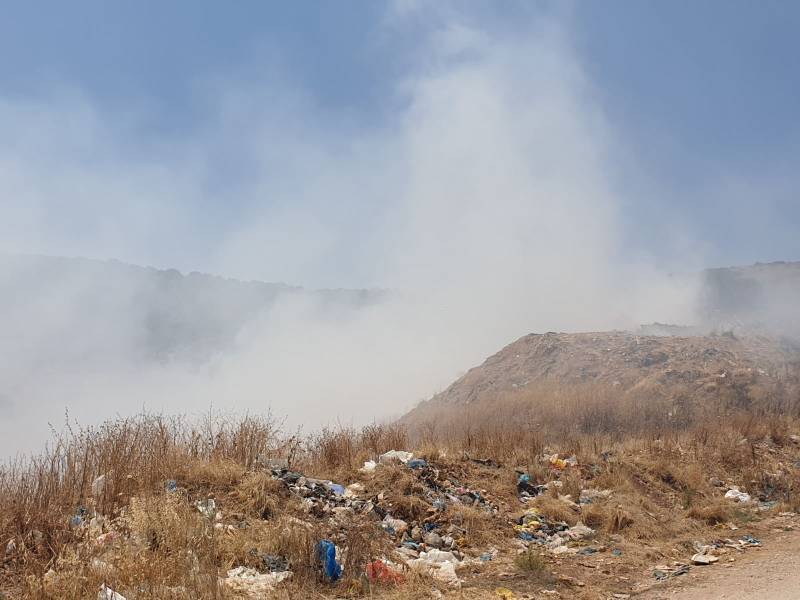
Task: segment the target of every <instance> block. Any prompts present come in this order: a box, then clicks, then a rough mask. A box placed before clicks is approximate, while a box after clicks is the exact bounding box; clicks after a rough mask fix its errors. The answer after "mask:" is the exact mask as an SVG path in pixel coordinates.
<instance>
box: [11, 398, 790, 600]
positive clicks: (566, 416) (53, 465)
mask: <svg viewBox="0 0 800 600" xmlns="http://www.w3.org/2000/svg"><path fill="white" fill-rule="evenodd" d="M595 392H596V393H595V394H594V395H593V396H592V399H591V401H589V402H588V404H585V405H584V404H581V402H579V400H580V401H583V400H586V396H585V395H583V394H584V393H585V390H583V391H581V392H580V393H579V392H578V391H576V390H568V389H564V390H560V391H559V392H558V394H555V396H554V397H553V398H550V399H549V400H547V401H546V402H544V404H542V405H541V406H539V408H538V409H537V410H536V411H532V410H530V409H529V408H524V409H523V408H521V407H520V405H519V402H520V400H519V398H516V399H514V400H513V401H512V400H511V399H506V400H504V401H503V402H501V403H500V404H499V405H498V406H495V407H492V408H491V410H489V409H486V408H484V409H480V408H475V409H470V411H468V412H469V414H468V415H466V416H464V415H460V416H454V417H452V418H451V419H450V420H448V419H441V420H440V421H438V422H437V423H436V424H435V425H432V426H428V427H424V428H421V429H420V430H417V431H413V432H411V433H412V435H407V433H406V431H405V430H404V429H403V428H402V427H399V426H396V425H371V426H368V427H365V428H363V429H360V430H355V429H349V428H340V429H335V430H333V429H332V430H324V431H322V432H320V433H319V434H316V435H314V436H311V437H308V438H299V437H298V436H286V435H283V434H282V433H281V431H280V428H279V427H278V425H277V424H276V423H275V422H274V421H273V420H271V419H269V418H264V419H258V418H256V417H252V416H247V417H245V418H243V419H238V420H236V419H224V418H220V417H219V416H215V417H214V418H209V419H206V420H204V421H203V422H201V423H199V424H197V425H193V424H191V423H188V422H186V421H184V420H181V419H168V418H164V417H159V416H152V415H142V416H140V417H137V418H132V419H124V420H120V421H115V422H110V423H107V424H105V425H103V426H101V427H98V428H94V429H88V430H80V431H77V432H69V434H68V436H67V437H65V438H63V439H59V440H56V442H55V443H54V444H53V445H52V447H51V448H50V449H49V450H48V451H47V452H45V453H44V454H42V455H40V456H37V457H33V458H30V459H27V460H18V461H16V462H14V463H12V464H8V465H5V466H3V467H2V468H0V497H2V498H3V504H2V505H0V542H2V544H4V545H5V544H6V543H7V541H9V540H14V542H15V544H16V550H15V551H14V552H13V553H12V554H11V555H9V556H6V557H5V558H3V563H2V569H0V590H8V591H11V592H13V593H15V594H16V595H17V596H19V597H30V598H79V597H95V596H96V593H97V589H98V588H99V586H100V584H101V583H103V582H106V583H108V584H109V585H111V586H112V587H114V588H115V589H119V590H121V591H123V593H125V595H126V597H127V598H128V599H129V600H134V599H140V598H147V599H150V598H221V597H225V594H226V593H227V592H226V591H225V590H223V589H221V588H220V586H219V578H220V577H222V576H224V574H225V572H226V571H227V569H229V568H231V567H233V566H239V565H243V566H249V567H254V568H258V567H259V561H260V560H261V559H260V558H259V557H260V556H261V555H264V554H273V555H280V556H283V557H286V558H287V559H288V560H289V561H290V563H291V569H292V571H293V572H294V577H293V578H292V580H291V581H289V582H286V583H285V584H283V585H282V587H281V591H280V592H278V593H277V594H278V595H277V597H286V598H289V597H308V598H314V597H319V598H322V597H326V596H330V595H333V594H338V595H340V596H344V595H350V596H358V595H371V596H373V597H378V596H379V597H383V598H397V599H401V598H412V597H420V594H421V593H422V592H421V591H420V590H425V589H426V588H429V587H430V585H431V581H430V580H429V579H425V578H424V577H422V578H420V577H418V576H411V575H410V574H409V576H408V583H407V584H406V585H405V586H404V587H403V589H388V588H387V589H383V588H381V589H378V588H376V587H375V586H373V585H371V584H370V583H369V582H367V581H366V580H365V578H364V575H363V573H364V567H365V565H366V564H367V563H368V562H369V561H370V560H373V559H374V558H377V557H381V556H387V557H389V556H391V553H392V548H393V547H394V546H396V543H394V542H393V541H392V540H391V539H389V538H388V537H387V536H386V535H385V534H384V533H383V532H382V531H381V530H380V528H379V527H378V525H377V524H376V521H375V520H373V519H371V518H369V517H367V516H364V515H361V516H357V515H353V516H351V517H349V518H348V519H347V520H346V522H344V523H343V524H342V523H335V522H334V521H333V520H332V519H328V518H317V517H312V516H309V515H308V514H306V513H304V511H303V508H302V505H301V502H300V499H299V498H297V497H296V496H293V495H291V494H290V493H289V492H288V490H287V489H286V487H285V486H284V485H283V484H282V483H281V482H280V481H277V480H275V479H273V478H272V477H271V475H270V474H269V472H267V471H265V470H264V469H263V468H261V467H259V461H260V459H263V458H265V457H266V458H283V459H288V460H289V461H290V463H291V467H292V469H294V470H297V471H300V472H302V473H305V474H307V475H309V476H316V477H320V478H325V479H332V480H334V481H337V482H342V483H351V482H354V481H359V482H360V483H362V484H363V485H364V486H365V492H364V496H365V497H370V498H377V497H378V496H379V495H381V497H382V498H383V500H382V502H384V503H385V505H387V506H390V507H391V512H392V515H393V516H395V517H400V518H404V519H407V520H412V521H416V522H422V521H423V520H425V519H429V518H431V515H430V514H429V513H430V503H429V502H428V501H427V500H426V495H425V494H426V487H425V485H423V483H422V482H421V481H420V478H419V476H418V475H417V474H416V473H415V472H413V471H411V470H410V469H408V468H406V467H403V466H400V465H385V466H381V467H380V468H379V469H377V470H376V472H375V473H374V474H373V475H364V474H361V473H359V472H358V468H359V467H361V465H362V464H363V461H364V460H368V459H369V460H374V459H376V458H377V457H378V456H379V455H380V454H381V453H382V452H384V451H386V450H390V449H398V450H400V449H411V447H412V446H411V444H412V443H413V444H419V446H416V445H414V446H413V447H416V448H419V451H418V452H417V455H418V456H425V457H426V458H427V459H428V460H429V461H430V462H431V463H432V464H433V466H434V467H435V468H436V469H438V470H440V471H442V472H444V473H447V476H448V477H449V478H450V479H452V480H453V481H454V482H457V485H464V486H467V487H470V488H472V489H477V490H482V491H481V493H482V494H484V495H486V496H487V497H489V498H491V500H492V503H493V505H495V506H497V507H498V509H497V510H496V511H495V512H489V511H486V510H483V509H479V508H476V507H471V506H464V505H453V506H451V507H450V508H449V509H448V511H447V513H446V516H444V517H437V518H446V520H447V524H450V525H452V526H454V527H455V528H456V529H457V531H458V534H457V537H458V538H459V539H458V540H457V541H458V543H459V546H460V547H461V548H462V549H465V550H466V551H468V552H473V555H478V554H480V553H481V552H483V551H485V550H486V549H487V548H488V547H490V546H496V547H498V548H501V550H502V551H504V552H508V553H509V556H511V557H513V556H515V554H514V550H513V547H512V541H513V539H514V535H515V534H514V532H513V530H512V527H511V525H512V522H511V517H512V516H513V515H515V514H519V513H520V512H521V510H522V509H523V508H524V507H522V506H521V505H520V503H519V501H518V500H517V498H516V490H515V485H516V480H517V471H525V472H527V473H529V474H530V475H531V478H532V480H533V481H535V482H540V483H544V482H548V481H554V480H557V481H559V482H560V487H556V486H552V487H551V488H550V489H551V491H550V492H549V493H547V494H544V495H542V496H540V497H538V498H536V499H535V500H534V501H533V505H535V506H537V507H538V508H539V509H540V510H541V512H542V514H544V515H545V516H546V517H547V518H548V519H549V520H551V521H564V522H566V523H568V524H569V525H573V524H575V523H577V522H578V521H582V522H584V523H585V524H587V525H588V526H590V527H592V528H593V529H595V530H597V532H598V536H616V537H618V538H622V539H625V540H627V542H628V543H631V544H636V543H640V544H643V545H646V546H647V547H648V548H657V549H658V548H660V550H652V551H651V550H648V552H651V553H652V552H655V554H653V556H661V555H662V554H664V555H665V554H667V553H669V552H671V550H670V548H674V547H675V546H676V540H684V541H685V540H686V539H697V538H698V537H700V536H701V535H702V533H701V532H702V531H706V530H707V531H708V535H709V536H710V535H712V533H713V528H714V527H718V526H721V525H723V524H725V523H727V522H729V521H732V522H740V523H741V522H745V521H747V520H749V519H757V518H760V517H759V516H758V514H756V513H754V512H753V511H748V510H746V509H744V508H741V507H737V506H736V505H733V504H731V503H730V502H728V501H727V500H722V499H721V495H722V493H723V492H724V488H719V487H715V486H714V485H712V484H711V483H710V481H712V480H720V481H723V482H726V483H728V484H731V485H739V486H740V487H741V488H742V489H745V490H747V491H748V492H749V493H751V494H753V495H754V496H755V497H758V496H761V497H762V499H764V500H775V501H778V502H780V505H779V506H780V509H781V510H783V509H786V510H797V509H798V508H800V462H798V459H800V443H796V442H794V441H793V438H792V437H791V436H793V435H798V434H800V420H798V419H797V418H795V417H793V416H791V415H787V414H780V410H778V409H779V407H784V406H785V405H786V402H785V399H781V403H780V405H776V406H775V407H772V408H770V407H769V405H768V403H767V400H765V399H760V400H759V403H760V404H758V407H759V409H758V411H757V413H748V412H742V411H734V412H728V413H726V414H725V415H724V416H719V414H718V413H716V412H713V414H714V418H713V420H712V419H704V418H700V419H699V420H692V421H680V422H677V421H674V420H671V421H668V422H666V423H664V419H663V413H660V412H659V411H663V410H666V409H667V407H665V406H664V405H663V404H662V403H661V401H660V400H658V399H656V400H655V401H654V403H653V405H652V406H650V407H649V408H648V409H647V410H644V412H643V413H642V412H641V411H638V409H639V408H642V407H641V406H640V405H639V404H637V403H638V402H639V400H635V401H634V399H631V398H628V399H623V401H622V403H621V405H620V408H614V407H613V406H612V405H611V404H612V400H613V399H612V398H611V396H608V395H606V393H605V391H603V390H595ZM792 406H793V405H792ZM751 408H752V406H751ZM515 410H516V411H518V413H519V414H518V415H517V416H514V414H513V411H515ZM706 410H710V409H708V407H706ZM709 414H712V413H709ZM658 415H661V421H660V422H659V421H658V420H657V419H656V416H658ZM626 419H627V420H626ZM553 453H558V454H559V455H560V456H572V455H574V456H575V457H576V458H577V460H578V466H576V467H567V468H565V469H563V470H557V469H554V468H553V467H552V466H551V465H550V464H549V463H548V462H547V461H545V460H543V459H542V455H543V454H553ZM473 459H491V460H492V463H491V464H487V463H479V462H476V461H474V460H473ZM100 475H105V476H106V480H105V485H104V486H102V489H101V490H99V491H98V493H97V494H94V495H93V493H92V482H93V481H95V479H96V478H97V477H98V476H100ZM169 480H175V481H176V483H177V486H178V488H179V490H178V492H176V493H166V492H165V485H166V482H167V481H169ZM589 488H591V489H596V490H604V489H609V490H612V496H611V498H609V499H608V500H602V499H597V500H595V501H593V502H592V503H591V504H584V505H581V506H580V508H579V509H576V508H574V507H573V506H571V505H570V504H569V503H567V502H564V501H563V500H562V499H560V498H559V496H566V495H569V496H571V498H572V500H573V501H575V502H577V501H578V499H579V497H580V493H581V490H584V489H589ZM207 498H214V499H215V500H216V501H217V504H218V506H219V507H220V509H221V512H222V518H221V519H220V521H219V522H215V521H214V519H213V518H212V519H208V518H206V517H205V516H203V515H202V514H200V512H199V511H198V510H197V509H196V508H195V507H194V506H193V503H194V502H195V501H197V500H201V501H202V500H205V499H207ZM79 508H82V509H83V510H84V511H85V518H86V519H87V521H89V520H91V519H92V518H93V517H97V518H96V519H95V520H93V521H91V525H90V526H89V527H82V528H74V527H70V519H71V518H72V517H73V516H74V515H75V514H76V511H77V510H78V509H79ZM305 523H311V524H312V525H311V526H309V525H306V524H305ZM704 528H705V529H704ZM108 532H115V533H114V535H117V537H116V538H115V539H112V538H113V535H112V536H107V537H106V538H103V539H104V540H105V541H104V542H103V543H98V542H97V541H96V539H97V537H98V536H99V535H101V534H103V533H108ZM322 537H327V538H329V539H331V540H333V541H335V543H336V544H337V546H339V547H340V548H342V549H346V553H345V554H344V555H343V560H344V563H345V569H346V574H347V576H346V578H345V581H343V582H342V583H340V584H339V585H337V586H335V587H334V588H333V589H332V588H331V585H330V584H328V583H324V582H321V581H320V580H319V569H318V567H317V565H316V562H315V558H314V549H315V545H316V543H317V541H318V540H319V539H320V538H322ZM0 550H2V548H0ZM509 560H510V561H511V560H513V558H510V559H509ZM515 562H516V566H517V568H518V569H520V570H523V571H525V572H526V573H527V575H528V576H529V577H530V578H531V580H532V581H537V580H538V575H537V574H538V573H547V572H549V569H550V566H549V564H548V563H547V562H546V559H544V558H541V557H539V556H538V555H536V554H535V552H534V553H526V554H524V555H522V556H521V557H519V558H517V559H516V561H515ZM48 573H49V574H48ZM404 594H405V595H404ZM414 594H417V596H415V595H414Z"/></svg>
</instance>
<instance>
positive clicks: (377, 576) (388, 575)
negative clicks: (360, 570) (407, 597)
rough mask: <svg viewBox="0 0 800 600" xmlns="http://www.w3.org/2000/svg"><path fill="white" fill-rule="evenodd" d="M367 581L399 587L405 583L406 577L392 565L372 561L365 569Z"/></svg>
mask: <svg viewBox="0 0 800 600" xmlns="http://www.w3.org/2000/svg"><path fill="white" fill-rule="evenodd" d="M365 573H366V575H367V579H369V580H370V581H371V582H373V583H383V584H394V585H400V584H402V583H405V580H406V577H405V575H403V573H401V572H400V570H398V569H397V568H396V567H395V566H394V565H392V564H388V563H386V562H384V561H383V560H373V561H372V562H371V563H368V564H367V566H366V569H365Z"/></svg>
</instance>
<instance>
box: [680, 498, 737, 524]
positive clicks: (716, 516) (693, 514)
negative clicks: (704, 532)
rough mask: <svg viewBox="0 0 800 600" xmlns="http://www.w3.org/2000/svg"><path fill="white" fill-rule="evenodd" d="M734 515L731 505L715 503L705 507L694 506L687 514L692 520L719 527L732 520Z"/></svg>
mask: <svg viewBox="0 0 800 600" xmlns="http://www.w3.org/2000/svg"><path fill="white" fill-rule="evenodd" d="M731 514H732V510H731V507H730V505H729V503H725V502H713V503H710V504H705V505H703V506H693V507H691V508H690V509H689V511H688V512H687V513H686V516H687V517H689V518H690V519H695V520H697V521H702V522H704V523H706V524H708V525H717V524H718V523H725V522H727V521H729V520H730V518H731Z"/></svg>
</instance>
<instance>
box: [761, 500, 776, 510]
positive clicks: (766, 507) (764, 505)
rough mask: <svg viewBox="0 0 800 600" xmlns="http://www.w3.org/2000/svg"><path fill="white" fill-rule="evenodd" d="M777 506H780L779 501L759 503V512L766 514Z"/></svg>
mask: <svg viewBox="0 0 800 600" xmlns="http://www.w3.org/2000/svg"><path fill="white" fill-rule="evenodd" d="M776 506H778V501H777V500H765V501H763V502H759V503H758V510H760V511H761V512H766V511H768V510H772V509H773V508H775V507H776Z"/></svg>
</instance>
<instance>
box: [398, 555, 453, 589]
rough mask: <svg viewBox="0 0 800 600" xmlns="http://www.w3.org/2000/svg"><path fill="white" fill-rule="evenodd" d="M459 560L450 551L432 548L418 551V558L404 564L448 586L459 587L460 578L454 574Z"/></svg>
mask: <svg viewBox="0 0 800 600" xmlns="http://www.w3.org/2000/svg"><path fill="white" fill-rule="evenodd" d="M459 562H460V561H459V560H458V559H457V558H456V557H455V555H454V554H453V553H452V552H445V551H442V550H437V549H435V548H434V549H431V550H430V551H428V552H420V554H419V558H415V559H411V560H408V561H406V565H408V567H409V568H410V569H411V570H412V571H417V572H419V573H423V574H427V575H430V576H431V577H433V578H434V579H436V580H438V581H441V582H442V583H445V584H447V585H449V586H450V587H459V586H460V585H461V580H460V579H459V578H458V575H456V566H457V565H458V564H459Z"/></svg>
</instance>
